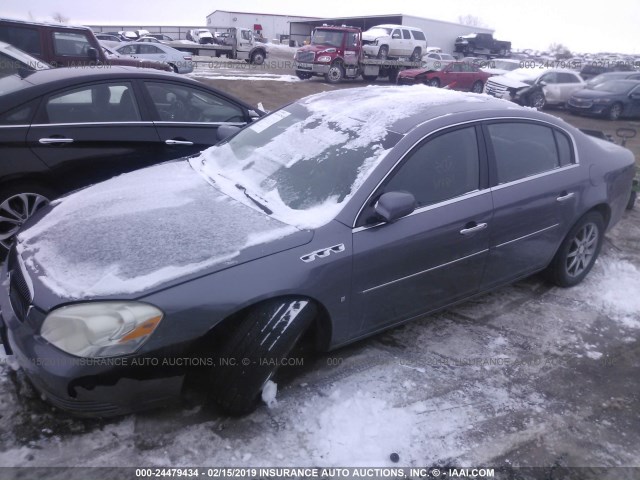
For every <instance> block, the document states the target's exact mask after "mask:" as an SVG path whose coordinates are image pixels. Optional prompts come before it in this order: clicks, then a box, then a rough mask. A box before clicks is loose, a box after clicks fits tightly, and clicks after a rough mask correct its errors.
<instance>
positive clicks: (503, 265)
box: [483, 121, 583, 288]
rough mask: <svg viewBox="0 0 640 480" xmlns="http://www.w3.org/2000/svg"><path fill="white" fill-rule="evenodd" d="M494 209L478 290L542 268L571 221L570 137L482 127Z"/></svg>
mask: <svg viewBox="0 0 640 480" xmlns="http://www.w3.org/2000/svg"><path fill="white" fill-rule="evenodd" d="M485 131H486V137H487V139H488V140H489V141H488V144H489V152H490V160H492V161H490V162H489V165H490V166H491V177H492V178H491V182H492V184H493V185H494V186H493V187H492V189H491V191H492V192H491V193H492V196H493V203H494V208H495V213H494V220H493V227H494V228H493V231H492V236H491V252H490V254H489V259H488V261H487V269H486V273H485V278H484V281H483V288H492V287H494V286H496V285H499V284H503V283H506V282H508V281H511V280H514V279H516V278H519V277H523V276H525V275H527V274H530V273H532V272H534V271H537V270H540V269H541V268H543V267H545V266H546V265H547V264H548V263H549V262H550V261H551V259H552V257H553V255H554V254H555V251H556V249H557V247H558V245H559V244H560V242H561V241H562V239H563V237H564V235H565V234H566V232H567V231H568V229H569V228H570V226H571V224H572V223H573V222H574V221H575V220H576V211H575V210H576V205H577V204H578V202H579V196H580V195H581V192H582V188H583V186H582V185H581V182H582V181H583V180H582V179H581V178H580V177H579V169H578V168H577V167H578V166H577V165H576V164H575V163H574V154H573V146H572V143H571V140H570V138H569V137H568V136H567V135H566V134H564V133H562V132H560V131H559V130H556V129H553V128H551V127H550V126H548V125H547V124H543V123H536V122H516V121H507V122H500V123H494V124H490V125H487V126H486V130H485Z"/></svg>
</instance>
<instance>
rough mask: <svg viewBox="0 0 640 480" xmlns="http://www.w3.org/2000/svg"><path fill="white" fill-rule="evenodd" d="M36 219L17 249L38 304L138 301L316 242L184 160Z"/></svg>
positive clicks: (71, 199)
mask: <svg viewBox="0 0 640 480" xmlns="http://www.w3.org/2000/svg"><path fill="white" fill-rule="evenodd" d="M33 219H34V220H33V221H32V222H30V223H28V224H27V229H26V230H23V231H22V232H21V233H20V234H19V236H18V252H19V253H20V255H21V256H22V260H23V262H24V265H25V266H26V269H27V270H28V274H29V277H31V281H32V282H33V283H34V287H35V291H36V298H38V289H46V293H48V295H49V296H50V294H51V293H53V294H54V295H55V296H57V297H59V298H62V299H77V298H83V299H86V298H105V297H114V296H117V297H121V298H131V297H136V296H141V294H142V293H145V294H146V293H149V292H151V291H153V290H156V289H158V288H160V287H162V288H164V287H167V286H169V285H171V284H175V283H178V282H181V281H183V280H184V279H186V278H189V277H197V276H200V275H204V274H208V273H212V272H215V271H218V270H221V269H224V268H227V267H229V266H232V265H236V264H239V263H244V262H247V261H250V260H254V259H257V258H260V257H263V256H266V255H269V254H273V253H276V252H278V251H282V250H286V249H289V248H293V247H296V246H298V245H303V244H305V243H307V242H309V241H310V240H311V238H312V236H313V234H312V232H310V231H308V230H307V231H305V230H299V229H297V228H295V227H293V226H290V225H286V224H284V223H282V222H280V221H278V220H275V219H273V218H271V217H269V216H268V215H266V214H264V213H262V212H260V211H259V210H257V209H254V208H252V207H250V206H248V205H245V204H244V203H242V202H240V201H238V200H234V199H231V198H230V197H228V196H227V195H224V194H222V193H221V192H220V191H218V190H216V188H214V187H213V186H211V185H210V184H209V183H207V182H206V181H205V180H204V179H203V178H202V176H201V175H200V174H198V173H197V172H195V171H194V170H193V169H192V168H191V166H190V165H189V163H188V162H186V161H177V162H170V163H165V164H161V165H156V166H153V167H150V168H146V169H143V170H138V171H136V172H132V173H129V174H125V175H121V176H119V177H115V178H112V179H111V180H107V181H106V182H102V183H99V184H97V185H94V186H91V187H88V188H86V189H83V190H80V191H78V192H75V193H73V194H70V195H68V196H66V197H63V198H62V199H60V200H57V201H54V202H52V204H51V205H50V206H49V207H47V208H46V209H45V211H44V215H36V216H35V217H33ZM41 292H42V293H43V294H44V293H45V290H41Z"/></svg>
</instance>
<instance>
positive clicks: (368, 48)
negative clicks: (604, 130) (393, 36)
mask: <svg viewBox="0 0 640 480" xmlns="http://www.w3.org/2000/svg"><path fill="white" fill-rule="evenodd" d="M362 51H363V52H364V54H365V55H367V56H368V57H377V56H378V53H379V52H380V45H371V44H369V45H363V46H362Z"/></svg>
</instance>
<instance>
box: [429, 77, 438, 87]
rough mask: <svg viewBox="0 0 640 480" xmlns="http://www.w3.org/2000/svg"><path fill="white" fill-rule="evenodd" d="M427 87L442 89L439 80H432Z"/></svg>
mask: <svg viewBox="0 0 640 480" xmlns="http://www.w3.org/2000/svg"><path fill="white" fill-rule="evenodd" d="M427 85H429V86H430V87H436V88H438V87H440V80H439V79H437V78H432V79H430V80H429V81H428V82H427Z"/></svg>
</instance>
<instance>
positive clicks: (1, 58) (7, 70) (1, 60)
mask: <svg viewBox="0 0 640 480" xmlns="http://www.w3.org/2000/svg"><path fill="white" fill-rule="evenodd" d="M49 68H51V65H49V64H48V63H46V62H43V61H42V60H40V59H38V58H35V57H32V56H31V55H29V54H28V53H26V52H23V51H22V50H20V49H19V48H16V47H14V46H12V45H9V44H8V43H5V42H0V77H6V76H7V75H13V74H15V73H18V72H19V71H20V70H25V71H27V72H31V71H36V70H47V69H49Z"/></svg>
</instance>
